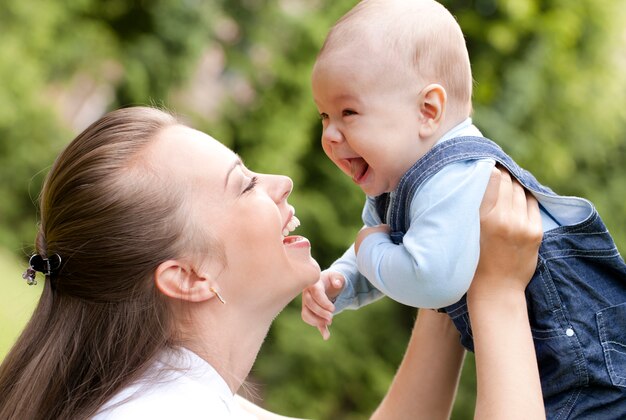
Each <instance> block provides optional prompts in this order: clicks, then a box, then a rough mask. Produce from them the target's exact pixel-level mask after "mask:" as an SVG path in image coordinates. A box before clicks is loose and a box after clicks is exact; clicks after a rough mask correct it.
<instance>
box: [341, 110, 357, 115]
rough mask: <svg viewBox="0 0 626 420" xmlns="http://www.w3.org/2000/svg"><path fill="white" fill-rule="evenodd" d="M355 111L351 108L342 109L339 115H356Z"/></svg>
mask: <svg viewBox="0 0 626 420" xmlns="http://www.w3.org/2000/svg"><path fill="white" fill-rule="evenodd" d="M356 114H357V113H356V111H354V110H352V109H344V110H343V111H341V115H343V116H344V117H349V116H351V115H356Z"/></svg>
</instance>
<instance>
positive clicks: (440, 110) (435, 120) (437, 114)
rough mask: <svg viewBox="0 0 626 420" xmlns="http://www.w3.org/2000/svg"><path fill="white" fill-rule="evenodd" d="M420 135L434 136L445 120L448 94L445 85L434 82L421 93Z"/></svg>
mask: <svg viewBox="0 0 626 420" xmlns="http://www.w3.org/2000/svg"><path fill="white" fill-rule="evenodd" d="M419 101H420V103H419V110H420V122H421V124H420V133H419V134H420V137H421V138H428V137H430V136H432V135H433V134H434V133H435V132H436V131H437V129H438V128H439V125H440V124H441V123H442V121H443V115H444V112H445V110H446V105H447V103H448V96H447V94H446V90H445V89H444V88H443V86H441V85H439V84H436V83H433V84H430V85H428V86H426V87H425V88H424V89H422V91H421V92H420V95H419Z"/></svg>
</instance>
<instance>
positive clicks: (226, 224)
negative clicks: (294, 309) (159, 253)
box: [154, 125, 319, 310]
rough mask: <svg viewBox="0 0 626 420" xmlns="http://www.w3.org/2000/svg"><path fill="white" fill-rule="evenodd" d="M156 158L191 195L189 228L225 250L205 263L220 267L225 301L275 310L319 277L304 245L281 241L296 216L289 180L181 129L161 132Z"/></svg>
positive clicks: (289, 239) (197, 133) (298, 239)
mask: <svg viewBox="0 0 626 420" xmlns="http://www.w3.org/2000/svg"><path fill="white" fill-rule="evenodd" d="M155 155H156V156H154V158H155V159H157V162H160V163H161V164H162V165H165V166H166V167H167V168H168V170H169V172H170V173H171V176H172V177H173V181H174V182H175V183H176V184H175V185H184V186H186V187H188V188H187V189H188V190H189V191H190V193H189V198H188V199H187V200H188V202H187V203H186V204H187V205H189V206H190V209H191V211H190V212H189V213H190V215H191V216H190V217H191V218H192V219H194V220H192V221H191V223H189V225H190V226H192V229H194V231H195V233H196V234H202V233H201V232H205V233H207V234H208V235H210V238H211V239H210V241H209V242H211V241H213V242H214V243H215V242H216V244H215V245H216V246H217V248H219V249H220V251H222V252H220V253H219V254H222V255H220V256H217V257H216V256H208V257H207V258H208V259H209V260H210V261H209V264H208V265H209V266H211V267H215V266H219V269H215V270H211V271H212V272H211V273H210V274H211V275H214V276H216V277H217V278H216V280H217V282H218V284H219V287H220V290H221V293H222V295H223V296H224V298H225V299H226V300H227V301H228V302H229V303H231V302H232V303H233V304H236V303H238V304H240V305H249V306H253V307H254V309H257V308H256V306H264V307H266V306H267V305H270V306H271V305H272V304H273V303H274V304H275V305H276V308H275V309H277V310H280V309H282V307H283V306H284V305H286V304H287V303H288V302H289V301H290V300H291V299H293V298H294V297H295V296H297V294H298V293H300V292H301V291H302V289H303V288H305V287H307V286H308V285H310V284H312V283H314V282H315V281H316V280H317V279H318V277H319V265H318V264H317V262H316V261H315V260H314V259H313V258H312V257H311V249H310V244H309V241H308V240H307V239H306V238H303V237H301V236H287V237H285V236H283V232H284V230H285V228H286V227H287V224H288V223H289V221H290V220H291V218H292V217H293V214H294V209H293V207H291V206H290V205H289V204H288V203H287V198H288V196H289V194H290V193H291V189H292V182H291V179H289V178H288V177H286V176H280V175H266V174H257V173H254V172H252V171H250V170H248V169H247V168H246V167H245V166H244V164H243V163H242V162H241V159H240V158H239V157H238V156H237V155H236V154H235V153H233V152H232V151H231V150H230V149H228V148H227V147H225V146H224V145H222V144H221V143H219V142H218V141H216V140H215V139H213V138H211V137H210V136H208V135H206V134H204V133H202V132H200V131H197V130H193V129H191V128H188V127H185V126H180V125H179V126H173V127H170V128H167V129H166V130H164V131H163V132H162V133H161V134H160V135H159V140H158V141H157V143H156V146H155ZM159 169H160V167H159Z"/></svg>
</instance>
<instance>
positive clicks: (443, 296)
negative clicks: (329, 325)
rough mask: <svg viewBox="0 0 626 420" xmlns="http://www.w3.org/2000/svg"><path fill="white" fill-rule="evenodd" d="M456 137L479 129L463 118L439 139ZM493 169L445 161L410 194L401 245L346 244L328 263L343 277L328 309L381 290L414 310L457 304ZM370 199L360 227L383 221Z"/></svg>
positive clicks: (474, 260)
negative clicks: (411, 195)
mask: <svg viewBox="0 0 626 420" xmlns="http://www.w3.org/2000/svg"><path fill="white" fill-rule="evenodd" d="M461 136H481V133H480V131H479V130H478V129H477V128H476V127H475V126H474V125H472V120H471V119H470V118H468V119H466V120H465V121H463V122H462V123H461V124H459V125H457V126H456V127H454V128H453V129H452V130H450V131H449V132H447V133H446V134H445V135H444V136H442V137H441V139H440V140H439V141H438V143H441V142H444V141H446V140H449V139H452V138H456V137H461ZM494 166H495V161H494V160H493V159H479V160H472V161H461V162H456V163H453V164H450V165H447V166H445V167H444V168H443V169H442V170H441V171H439V172H438V173H436V174H435V175H433V176H432V177H431V178H430V179H429V180H428V181H426V182H424V183H423V184H422V185H421V186H420V187H419V189H418V190H417V192H416V193H415V195H414V196H413V200H412V202H411V206H410V216H411V223H410V227H409V229H408V231H407V232H406V234H405V235H404V237H403V242H402V243H401V244H398V245H396V244H394V243H393V242H392V241H391V239H390V238H389V236H388V235H386V234H384V233H374V234H371V235H369V236H367V238H365V240H363V242H362V243H361V246H360V249H359V255H358V258H357V256H356V255H355V252H354V245H352V246H351V247H350V248H349V249H348V250H347V251H346V252H345V253H344V255H343V256H342V257H341V258H339V259H338V260H337V261H335V262H334V263H333V264H332V265H331V267H330V270H333V271H338V272H340V273H341V274H343V275H344V277H345V279H346V285H345V287H344V289H343V290H342V292H341V294H340V295H339V296H338V298H337V299H336V301H335V308H336V310H335V312H339V311H341V310H343V309H346V308H351V309H356V308H359V307H361V306H364V305H366V304H368V303H370V302H372V301H374V300H376V299H378V298H380V297H382V296H383V295H386V296H389V297H390V298H392V299H394V300H396V301H398V302H400V303H403V304H405V305H409V306H414V307H418V308H441V307H444V306H448V305H451V304H453V303H455V302H457V301H458V300H459V299H460V298H461V297H462V296H463V295H464V294H465V293H466V292H467V290H468V289H469V286H470V284H471V281H472V278H473V277H474V272H475V271H476V267H477V265H478V259H479V256H480V217H479V208H480V204H481V202H482V198H483V195H484V193H485V189H486V187H487V184H488V182H489V178H490V175H491V170H492V168H493V167H494ZM392 194H393V193H392ZM373 202H374V201H373V200H372V199H371V198H369V199H368V200H367V201H366V204H365V206H364V208H363V222H364V223H365V225H366V226H376V225H379V224H381V223H382V221H381V220H380V218H379V217H378V215H377V213H376V209H375V208H374V205H373ZM542 221H543V223H544V226H543V228H544V230H547V229H551V228H552V227H556V226H557V225H556V224H555V223H554V221H552V219H551V218H550V217H549V216H547V215H546V214H544V212H542Z"/></svg>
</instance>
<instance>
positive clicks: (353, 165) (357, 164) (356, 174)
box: [350, 158, 368, 182]
mask: <svg viewBox="0 0 626 420" xmlns="http://www.w3.org/2000/svg"><path fill="white" fill-rule="evenodd" d="M367 167H368V165H367V162H365V160H364V159H362V158H354V159H351V160H350V172H351V173H352V180H353V181H354V182H359V180H360V179H361V178H362V177H363V175H365V172H367Z"/></svg>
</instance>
